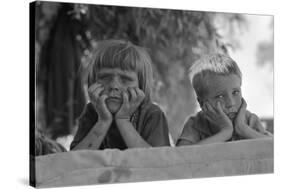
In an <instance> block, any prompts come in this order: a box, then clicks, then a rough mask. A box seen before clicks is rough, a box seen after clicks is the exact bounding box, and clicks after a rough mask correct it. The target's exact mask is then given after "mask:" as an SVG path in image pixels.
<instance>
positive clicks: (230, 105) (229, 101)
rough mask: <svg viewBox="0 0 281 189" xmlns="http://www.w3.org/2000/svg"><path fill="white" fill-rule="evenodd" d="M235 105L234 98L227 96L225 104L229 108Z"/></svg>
mask: <svg viewBox="0 0 281 189" xmlns="http://www.w3.org/2000/svg"><path fill="white" fill-rule="evenodd" d="M234 105H235V100H234V98H232V97H228V98H227V100H226V106H227V107H228V108H229V107H232V106H234Z"/></svg>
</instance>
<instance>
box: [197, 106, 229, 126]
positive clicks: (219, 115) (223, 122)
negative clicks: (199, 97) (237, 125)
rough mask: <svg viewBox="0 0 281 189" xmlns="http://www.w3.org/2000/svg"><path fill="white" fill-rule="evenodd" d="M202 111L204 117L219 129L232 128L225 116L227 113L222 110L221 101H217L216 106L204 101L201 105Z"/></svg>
mask: <svg viewBox="0 0 281 189" xmlns="http://www.w3.org/2000/svg"><path fill="white" fill-rule="evenodd" d="M202 109H203V112H204V115H205V116H206V118H207V119H208V120H209V121H210V122H211V123H213V124H214V125H216V126H217V127H218V129H219V130H223V129H230V130H233V125H232V122H231V120H230V119H229V118H228V117H227V115H226V114H225V113H224V112H223V110H222V107H221V103H220V102H217V103H216V107H212V105H211V104H210V103H209V102H208V101H206V102H204V105H203V108H202Z"/></svg>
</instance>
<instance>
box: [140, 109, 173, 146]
mask: <svg viewBox="0 0 281 189" xmlns="http://www.w3.org/2000/svg"><path fill="white" fill-rule="evenodd" d="M144 124H145V128H146V132H145V134H144V136H143V139H144V140H145V141H146V142H147V143H149V144H150V145H151V146H153V147H157V146H170V141H169V130H168V123H167V120H166V116H165V114H164V112H162V111H161V110H159V111H154V112H152V113H150V114H149V116H148V118H147V120H146V121H145V122H144Z"/></svg>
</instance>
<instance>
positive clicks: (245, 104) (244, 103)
mask: <svg viewBox="0 0 281 189" xmlns="http://www.w3.org/2000/svg"><path fill="white" fill-rule="evenodd" d="M241 108H242V109H244V110H246V108H247V103H246V101H245V100H244V98H242V105H241Z"/></svg>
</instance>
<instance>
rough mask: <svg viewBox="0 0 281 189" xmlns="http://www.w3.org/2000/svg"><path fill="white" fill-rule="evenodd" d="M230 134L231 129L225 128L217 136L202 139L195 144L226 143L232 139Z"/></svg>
mask: <svg viewBox="0 0 281 189" xmlns="http://www.w3.org/2000/svg"><path fill="white" fill-rule="evenodd" d="M232 133H233V129H231V128H225V129H222V130H221V131H220V132H218V133H217V134H215V135H213V136H211V137H209V138H206V139H203V140H201V141H199V142H198V143H196V144H212V143H220V142H226V141H228V140H229V139H230V138H231V137H232Z"/></svg>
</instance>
